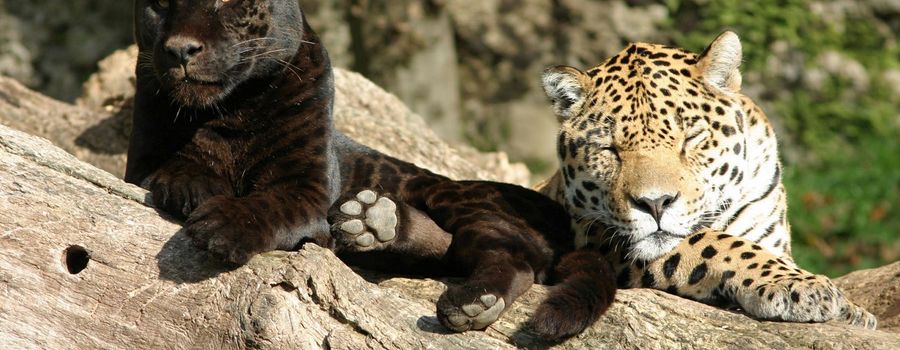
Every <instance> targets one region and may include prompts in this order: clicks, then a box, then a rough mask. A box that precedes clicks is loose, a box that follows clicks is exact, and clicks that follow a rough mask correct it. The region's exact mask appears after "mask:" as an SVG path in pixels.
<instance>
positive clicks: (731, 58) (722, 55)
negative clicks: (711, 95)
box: [697, 31, 743, 92]
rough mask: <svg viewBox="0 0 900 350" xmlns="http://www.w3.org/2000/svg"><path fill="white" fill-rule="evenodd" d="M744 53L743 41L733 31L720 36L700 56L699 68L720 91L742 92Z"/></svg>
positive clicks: (707, 79)
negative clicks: (741, 70) (740, 68)
mask: <svg viewBox="0 0 900 350" xmlns="http://www.w3.org/2000/svg"><path fill="white" fill-rule="evenodd" d="M742 58H743V52H742V49H741V39H739V38H738V36H737V34H735V33H734V32H731V31H727V32H724V33H722V34H719V37H717V38H716V40H713V42H712V44H709V47H707V48H706V50H705V51H704V52H703V54H701V55H700V59H699V61H698V62H697V66H698V68H700V72H701V74H702V75H703V77H704V78H706V81H707V82H709V83H710V84H712V85H713V86H716V87H718V88H720V89H723V90H727V91H732V92H738V91H740V90H741V80H742V78H741V72H740V70H738V68H739V67H740V65H741V59H742Z"/></svg>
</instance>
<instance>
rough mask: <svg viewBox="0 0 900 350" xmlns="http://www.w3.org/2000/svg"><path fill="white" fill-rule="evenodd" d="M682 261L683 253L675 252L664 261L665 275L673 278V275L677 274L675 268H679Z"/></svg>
mask: <svg viewBox="0 0 900 350" xmlns="http://www.w3.org/2000/svg"><path fill="white" fill-rule="evenodd" d="M680 262H681V254H680V253H675V255H672V256H671V257H669V258H668V259H666V261H665V262H664V263H663V276H666V278H669V279H671V278H672V275H674V274H675V270H676V269H678V264H679V263H680Z"/></svg>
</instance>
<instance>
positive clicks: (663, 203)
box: [629, 193, 681, 225]
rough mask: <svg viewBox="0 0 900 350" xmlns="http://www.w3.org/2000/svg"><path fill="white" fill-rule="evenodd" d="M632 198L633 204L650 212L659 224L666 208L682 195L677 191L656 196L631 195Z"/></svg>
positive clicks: (641, 209) (643, 210)
mask: <svg viewBox="0 0 900 350" xmlns="http://www.w3.org/2000/svg"><path fill="white" fill-rule="evenodd" d="M629 197H630V199H631V204H632V205H634V207H635V208H637V209H638V210H640V211H642V212H645V213H647V214H650V216H652V217H653V219H654V220H656V224H657V225H659V221H660V220H661V219H662V215H663V213H664V212H665V211H666V209H669V207H671V206H672V204H673V203H675V202H676V201H678V198H679V197H681V193H676V194H675V195H674V196H673V195H668V194H664V195H661V196H658V197H654V198H648V197H637V196H629Z"/></svg>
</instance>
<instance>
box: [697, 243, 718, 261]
mask: <svg viewBox="0 0 900 350" xmlns="http://www.w3.org/2000/svg"><path fill="white" fill-rule="evenodd" d="M717 253H718V251H716V248H713V247H712V246H707V247H706V248H703V252H702V253H700V255H701V256H703V257H704V258H706V259H711V258H712V257H714V256H716V254H717Z"/></svg>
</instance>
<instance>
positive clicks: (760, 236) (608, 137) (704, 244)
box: [543, 32, 876, 327]
mask: <svg viewBox="0 0 900 350" xmlns="http://www.w3.org/2000/svg"><path fill="white" fill-rule="evenodd" d="M741 50H742V49H741V44H740V41H739V39H738V37H737V35H735V34H734V33H731V32H726V33H724V34H722V35H721V36H719V37H718V38H717V39H716V40H715V41H714V42H713V43H712V44H711V45H710V46H709V47H708V48H707V49H706V51H705V52H704V53H703V54H701V55H696V54H693V53H690V52H687V51H684V50H682V49H678V48H673V47H667V46H662V45H654V44H646V43H635V44H631V45H629V46H628V47H627V48H626V49H625V50H623V51H622V52H620V53H619V54H617V55H615V56H613V57H612V58H610V59H609V60H607V61H606V62H604V63H603V64H601V65H599V66H596V67H594V68H592V69H590V70H588V71H587V72H581V71H579V70H577V69H575V68H571V67H556V68H551V69H549V70H547V72H546V73H545V75H544V79H543V82H544V87H545V90H546V92H547V94H548V96H549V97H550V99H551V100H552V102H553V106H554V110H555V113H556V115H557V116H558V118H559V120H560V122H561V130H560V132H559V140H558V155H559V159H560V165H561V169H560V171H559V172H558V173H557V174H556V175H555V176H554V178H553V179H552V180H550V182H549V183H548V184H547V185H546V186H545V187H544V188H543V191H544V193H546V194H548V195H550V196H551V197H553V198H555V199H556V200H557V201H559V202H560V203H562V204H564V205H565V206H566V209H567V210H568V212H569V213H570V215H571V219H572V222H573V226H574V227H575V228H576V231H577V232H576V239H577V245H578V246H582V247H583V246H592V247H595V248H597V249H600V251H601V252H604V253H606V254H607V255H608V256H609V258H610V259H611V260H612V261H615V262H617V263H616V264H615V265H616V273H617V274H618V276H619V285H620V286H622V287H650V288H658V289H663V290H667V291H670V292H672V293H674V294H678V295H681V296H684V297H688V298H692V299H696V300H700V301H704V302H715V303H720V302H725V303H730V304H736V305H738V306H740V307H742V308H743V309H744V310H745V311H747V312H748V313H750V314H751V315H753V316H756V317H759V318H763V319H775V320H785V321H800V322H810V321H811V322H821V321H828V320H831V319H840V318H843V319H846V320H848V321H849V322H850V323H852V324H856V325H861V326H865V327H874V326H875V323H876V321H875V318H874V317H873V316H872V315H871V314H869V313H867V312H866V311H865V310H862V309H861V308H859V307H857V306H855V305H853V304H852V303H850V302H849V301H847V300H846V299H845V298H844V297H843V295H842V293H841V291H840V290H839V289H837V288H836V287H835V286H834V285H833V284H832V283H831V281H829V280H828V279H827V278H826V277H823V276H817V275H814V274H811V273H809V272H806V271H803V270H801V269H799V268H798V267H797V266H796V264H795V263H794V262H793V260H792V259H791V245H790V243H791V242H790V231H789V226H788V222H787V217H786V213H787V207H786V198H785V190H784V186H783V184H782V182H781V175H782V168H781V164H780V163H779V159H778V154H777V141H776V138H775V134H774V131H773V129H772V126H771V124H770V123H769V121H768V120H767V118H766V116H765V114H764V113H763V112H762V110H760V108H759V107H758V106H757V105H756V104H755V103H754V102H753V101H752V100H751V99H750V98H748V97H747V96H745V95H743V94H741V92H740V89H741V75H740V72H739V70H738V67H739V65H740V61H741V56H742V54H741Z"/></svg>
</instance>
